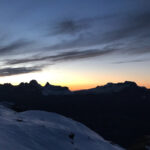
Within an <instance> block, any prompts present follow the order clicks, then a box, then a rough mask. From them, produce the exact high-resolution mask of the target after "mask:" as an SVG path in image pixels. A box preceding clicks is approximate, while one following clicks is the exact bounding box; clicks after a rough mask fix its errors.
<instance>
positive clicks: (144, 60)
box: [113, 59, 150, 64]
mask: <svg viewBox="0 0 150 150" xmlns="http://www.w3.org/2000/svg"><path fill="white" fill-rule="evenodd" d="M147 61H150V60H149V59H134V60H125V61H116V62H113V64H126V63H141V62H147Z"/></svg>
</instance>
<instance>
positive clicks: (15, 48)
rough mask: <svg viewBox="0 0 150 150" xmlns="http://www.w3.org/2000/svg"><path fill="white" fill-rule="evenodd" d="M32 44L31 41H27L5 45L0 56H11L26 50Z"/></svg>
mask: <svg viewBox="0 0 150 150" xmlns="http://www.w3.org/2000/svg"><path fill="white" fill-rule="evenodd" d="M29 44H31V42H30V41H27V40H17V41H15V42H12V43H9V44H5V45H0V54H1V55H2V54H9V53H11V52H13V51H18V50H19V51H20V49H21V48H25V47H26V46H28V45H29Z"/></svg>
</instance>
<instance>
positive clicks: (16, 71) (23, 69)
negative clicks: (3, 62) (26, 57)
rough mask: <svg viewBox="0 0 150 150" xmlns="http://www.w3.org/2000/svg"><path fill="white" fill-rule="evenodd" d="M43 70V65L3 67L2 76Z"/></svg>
mask: <svg viewBox="0 0 150 150" xmlns="http://www.w3.org/2000/svg"><path fill="white" fill-rule="evenodd" d="M37 71H41V67H37V66H36V67H18V68H11V67H9V68H3V69H0V77H5V76H12V75H18V74H26V73H31V72H37Z"/></svg>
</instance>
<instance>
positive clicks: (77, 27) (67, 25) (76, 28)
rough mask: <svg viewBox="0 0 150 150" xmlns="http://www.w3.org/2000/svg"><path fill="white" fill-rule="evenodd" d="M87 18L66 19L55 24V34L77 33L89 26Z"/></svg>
mask: <svg viewBox="0 0 150 150" xmlns="http://www.w3.org/2000/svg"><path fill="white" fill-rule="evenodd" d="M89 25H90V24H89V22H87V21H86V20H73V19H66V20H63V21H61V22H59V23H57V24H56V25H55V26H54V29H53V34H56V35H57V34H75V33H78V32H80V31H82V30H86V29H87V28H88V27H89Z"/></svg>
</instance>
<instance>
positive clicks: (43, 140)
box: [0, 105, 123, 150]
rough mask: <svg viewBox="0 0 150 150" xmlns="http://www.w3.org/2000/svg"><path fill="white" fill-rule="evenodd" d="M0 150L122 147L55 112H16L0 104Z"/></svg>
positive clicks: (105, 148) (78, 149)
mask: <svg viewBox="0 0 150 150" xmlns="http://www.w3.org/2000/svg"><path fill="white" fill-rule="evenodd" d="M0 149H1V150H123V149H122V148H120V147H117V146H114V145H112V144H110V143H109V142H108V141H105V140H104V139H103V138H102V137H100V136H99V135H98V134H96V133H95V132H93V131H92V130H90V129H89V128H87V127H86V126H84V125H83V124H81V123H78V122H76V121H73V120H71V119H68V118H66V117H63V116H61V115H58V114H55V113H49V112H44V111H25V112H21V113H17V112H15V111H13V110H11V109H9V108H6V107H4V106H2V105H0Z"/></svg>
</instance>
